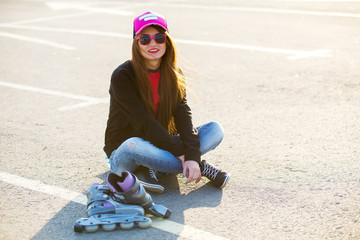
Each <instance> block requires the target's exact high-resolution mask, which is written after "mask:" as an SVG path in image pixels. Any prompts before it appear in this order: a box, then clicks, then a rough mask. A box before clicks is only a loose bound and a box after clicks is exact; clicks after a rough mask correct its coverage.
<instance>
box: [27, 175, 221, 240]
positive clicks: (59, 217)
mask: <svg viewBox="0 0 360 240" xmlns="http://www.w3.org/2000/svg"><path fill="white" fill-rule="evenodd" d="M107 174H108V172H105V173H103V174H101V175H99V176H97V177H98V178H99V179H101V181H102V183H104V182H105V179H106V176H107ZM161 180H162V182H163V183H164V187H165V189H166V190H165V192H164V193H163V194H161V195H158V194H151V196H152V198H153V201H154V202H155V203H156V204H162V205H164V206H166V207H168V208H169V209H170V210H171V211H172V215H171V217H170V218H169V220H171V221H173V222H176V223H179V224H184V212H185V210H187V209H191V208H198V207H207V208H214V207H216V206H218V205H219V204H220V202H221V199H222V194H223V192H222V190H220V189H217V188H215V187H213V186H212V185H211V184H209V183H208V184H205V185H202V186H201V187H199V188H197V189H196V190H192V191H190V192H189V193H188V194H181V192H180V186H179V183H178V179H177V177H176V175H167V176H164V177H163V178H162V179H161ZM90 185H91V184H89V186H90ZM81 217H86V206H84V205H82V204H79V203H74V202H70V203H68V204H67V205H66V206H65V207H64V208H63V209H61V211H59V212H58V213H57V214H56V215H55V216H54V217H53V218H52V219H50V220H49V221H48V223H47V224H46V225H45V226H44V227H43V228H42V229H41V230H40V231H39V232H38V233H37V234H36V235H35V236H33V237H32V238H31V239H32V240H37V239H41V240H42V239H76V240H78V239H79V240H81V239H86V240H91V239H109V240H111V239H119V237H121V238H124V239H127V238H128V239H170V240H175V239H177V238H178V237H179V236H178V235H177V234H175V233H172V232H167V231H163V230H160V229H157V228H155V227H150V228H148V229H140V228H133V229H131V230H121V229H118V230H116V231H112V232H104V231H98V232H96V233H75V232H74V231H73V227H74V223H75V222H76V220H77V219H79V218H81ZM33 220H34V221H36V219H33ZM182 231H183V228H181V229H176V232H177V233H180V234H181V232H182Z"/></svg>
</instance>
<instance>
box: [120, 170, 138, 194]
mask: <svg viewBox="0 0 360 240" xmlns="http://www.w3.org/2000/svg"><path fill="white" fill-rule="evenodd" d="M122 174H126V177H125V179H124V181H123V182H120V181H119V182H117V184H118V185H119V186H120V188H121V189H122V190H123V192H126V191H127V190H129V189H131V188H132V186H134V184H135V178H134V177H133V176H132V175H131V173H129V172H128V171H126V172H123V173H122Z"/></svg>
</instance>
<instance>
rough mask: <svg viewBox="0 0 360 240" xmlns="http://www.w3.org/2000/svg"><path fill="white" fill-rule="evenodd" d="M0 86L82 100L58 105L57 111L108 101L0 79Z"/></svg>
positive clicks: (107, 100)
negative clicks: (72, 103) (68, 104)
mask: <svg viewBox="0 0 360 240" xmlns="http://www.w3.org/2000/svg"><path fill="white" fill-rule="evenodd" d="M0 86H3V87H9V88H14V89H20V90H25V91H29V92H36V93H41V94H46V95H51V96H57V97H64V98H70V99H76V100H81V101H84V102H82V103H78V104H74V105H70V106H64V107H60V108H58V110H59V111H69V110H73V109H75V108H80V107H87V106H90V105H94V104H99V103H109V98H94V97H88V96H83V95H76V94H72V93H67V92H61V91H55V90H48V89H43V88H38V87H31V86H26V85H21V84H17V83H10V82H3V81H0Z"/></svg>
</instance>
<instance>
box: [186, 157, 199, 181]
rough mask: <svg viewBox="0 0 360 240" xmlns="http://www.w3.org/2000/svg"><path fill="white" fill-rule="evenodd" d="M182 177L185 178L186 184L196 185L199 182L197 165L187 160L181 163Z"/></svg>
mask: <svg viewBox="0 0 360 240" xmlns="http://www.w3.org/2000/svg"><path fill="white" fill-rule="evenodd" d="M183 175H184V176H185V177H186V178H187V180H186V183H191V182H193V181H195V183H198V182H199V181H200V180H201V171H200V167H199V164H198V163H197V162H196V161H193V160H187V161H184V163H183Z"/></svg>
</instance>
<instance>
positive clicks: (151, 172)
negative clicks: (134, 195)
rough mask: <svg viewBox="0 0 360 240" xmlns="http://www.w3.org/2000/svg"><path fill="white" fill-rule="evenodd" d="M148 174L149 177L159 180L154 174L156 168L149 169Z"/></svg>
mask: <svg viewBox="0 0 360 240" xmlns="http://www.w3.org/2000/svg"><path fill="white" fill-rule="evenodd" d="M149 174H150V177H151V178H153V179H155V180H156V181H159V179H158V178H157V176H156V170H154V169H149Z"/></svg>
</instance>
